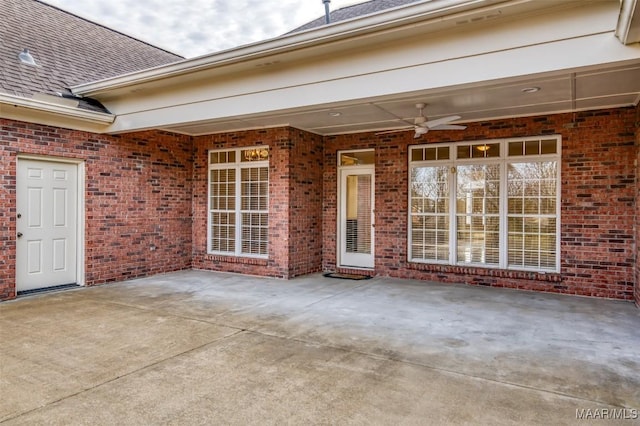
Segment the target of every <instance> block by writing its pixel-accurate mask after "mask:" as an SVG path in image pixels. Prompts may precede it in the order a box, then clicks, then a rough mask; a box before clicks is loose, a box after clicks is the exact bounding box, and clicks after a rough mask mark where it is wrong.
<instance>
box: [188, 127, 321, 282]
mask: <svg viewBox="0 0 640 426" xmlns="http://www.w3.org/2000/svg"><path fill="white" fill-rule="evenodd" d="M253 145H268V146H269V149H270V154H269V256H268V259H250V258H235V257H231V256H219V255H210V254H207V241H206V238H207V232H206V229H207V169H208V163H207V161H208V159H207V153H208V151H209V150H210V149H223V148H236V147H245V146H253ZM321 173H322V144H321V138H320V137H318V136H315V135H312V134H310V133H306V132H303V131H299V130H295V129H290V128H278V129H266V130H256V131H246V132H237V133H226V134H216V135H208V136H201V137H196V138H195V162H194V198H193V210H194V229H193V266H194V268H197V269H208V270H216V271H227V272H238V273H245V274H252V275H264V276H272V277H279V278H289V277H292V276H296V275H300V274H305V273H309V272H314V271H318V270H320V263H321V256H322V254H321V252H322V238H321V237H320V234H321V229H320V226H319V223H320V219H321V214H320V210H321V209H320V205H321V197H322V179H321Z"/></svg>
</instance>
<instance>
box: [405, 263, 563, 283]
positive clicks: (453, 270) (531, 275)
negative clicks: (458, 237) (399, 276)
mask: <svg viewBox="0 0 640 426" xmlns="http://www.w3.org/2000/svg"><path fill="white" fill-rule="evenodd" d="M407 265H408V268H409V269H413V270H416V271H426V272H434V273H443V274H457V275H482V276H490V277H499V278H513V279H521V280H535V281H548V282H561V281H562V275H561V274H559V273H557V272H536V271H514V270H511V269H492V268H479V267H477V266H452V265H438V264H434V263H415V262H409V263H408V264H407Z"/></svg>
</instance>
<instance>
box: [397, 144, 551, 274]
mask: <svg viewBox="0 0 640 426" xmlns="http://www.w3.org/2000/svg"><path fill="white" fill-rule="evenodd" d="M549 139H555V140H556V152H555V153H553V154H536V155H512V156H509V142H527V141H543V140H549ZM496 143H497V144H499V147H500V150H499V155H497V156H494V157H485V158H482V157H480V158H461V159H458V158H457V147H459V146H462V145H478V144H487V145H489V144H496ZM439 147H448V148H449V158H448V159H436V160H421V161H414V160H412V155H413V151H414V150H416V149H424V148H439ZM545 161H555V162H556V167H557V170H556V209H555V219H556V229H555V235H556V241H555V268H538V267H535V268H533V267H525V266H520V267H519V266H517V265H509V259H508V256H509V248H508V238H509V229H508V216H509V212H508V201H509V200H508V198H509V197H508V180H507V178H508V165H509V164H514V163H541V162H545ZM475 164H499V168H500V179H499V181H500V195H499V200H500V201H499V202H500V206H499V214H498V216H499V238H498V241H499V243H498V244H499V246H498V248H499V255H498V258H499V261H498V264H486V263H473V262H470V263H467V262H459V261H458V256H457V249H458V238H457V236H458V231H457V222H456V218H457V216H458V212H457V209H456V206H457V205H456V191H457V169H458V167H459V166H461V165H475ZM425 166H426V167H429V166H432V167H433V166H441V167H442V166H445V167H448V168H449V170H450V173H449V176H448V178H447V184H448V186H449V194H448V202H449V211H448V212H447V217H448V219H449V229H448V237H449V258H448V260H436V259H420V258H414V257H413V245H412V241H413V220H412V219H413V217H414V215H413V213H412V207H411V206H412V192H411V185H412V183H413V180H412V177H411V175H412V170H413V169H414V168H415V167H425ZM561 169H562V137H561V135H559V134H552V135H539V136H528V137H518V138H500V139H487V140H470V141H458V142H451V143H437V144H434V143H432V144H420V145H411V146H409V149H408V176H407V177H408V179H407V184H408V188H407V199H408V204H407V206H408V208H407V262H409V263H415V264H434V265H446V266H455V267H469V268H487V269H501V270H510V271H523V272H537V273H542V274H545V273H560V270H561V265H560V260H561V253H560V249H561V237H562V227H561V210H562V209H561V207H562V206H561V204H562V203H561V201H562V193H561V182H562V173H561V172H562V170H561Z"/></svg>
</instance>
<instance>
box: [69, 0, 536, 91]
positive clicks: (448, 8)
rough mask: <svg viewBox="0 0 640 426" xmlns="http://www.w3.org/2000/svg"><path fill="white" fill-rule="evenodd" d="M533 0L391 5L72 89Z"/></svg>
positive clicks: (114, 84) (136, 80)
mask: <svg viewBox="0 0 640 426" xmlns="http://www.w3.org/2000/svg"><path fill="white" fill-rule="evenodd" d="M531 1H533V0H431V1H423V2H418V3H413V4H410V5H406V6H402V7H398V8H392V9H389V10H388V11H382V12H380V13H376V14H373V15H370V16H365V17H357V18H353V19H349V20H345V21H340V22H336V23H334V24H331V25H325V26H322V27H318V28H312V29H309V30H306V31H301V32H299V33H293V34H289V35H285V36H281V37H277V38H273V39H269V40H265V41H261V42H257V43H253V44H248V45H245V46H240V47H237V48H233V49H229V50H224V51H222V52H216V53H212V54H208V55H204V56H200V57H197V58H193V59H187V60H184V61H180V62H176V63H173V64H169V65H163V66H160V67H156V68H150V69H146V70H142V71H137V72H133V73H129V74H124V75H122V76H118V77H115V78H109V79H105V80H99V81H95V82H90V83H85V84H79V85H77V86H73V87H72V88H71V91H72V92H73V93H74V94H77V95H83V96H93V95H94V94H96V93H99V92H104V91H108V90H112V89H117V88H122V87H126V86H131V85H135V84H140V83H145V82H149V81H153V80H158V79H163V78H167V77H174V76H177V75H181V74H187V73H191V72H194V71H200V70H204V69H208V68H215V67H219V66H223V65H229V64H234V63H239V62H243V61H247V60H250V59H258V58H260V57H265V56H270V55H274V54H278V53H285V52H289V51H294V50H299V49H302V48H307V47H312V46H316V45H321V44H325V43H327V42H332V41H337V40H341V39H345V38H349V37H353V36H354V34H364V33H367V32H372V31H380V30H383V29H389V28H393V27H398V26H402V25H407V24H411V23H412V22H417V21H423V20H425V19H438V18H440V19H441V18H443V17H445V16H450V15H453V14H456V13H463V12H466V11H469V10H474V9H478V8H481V7H486V6H491V5H494V4H498V3H505V2H508V3H515V4H518V3H529V2H531Z"/></svg>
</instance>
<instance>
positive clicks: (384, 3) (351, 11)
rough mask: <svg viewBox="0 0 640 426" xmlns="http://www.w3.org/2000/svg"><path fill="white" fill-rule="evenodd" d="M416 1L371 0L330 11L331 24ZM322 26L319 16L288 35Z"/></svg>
mask: <svg viewBox="0 0 640 426" xmlns="http://www.w3.org/2000/svg"><path fill="white" fill-rule="evenodd" d="M418 1H420V0H371V1H367V2H364V3H359V4H354V5H352V6H347V7H343V8H340V9H336V10H332V11H331V13H330V18H331V23H334V22H339V21H345V20H347V19H352V18H358V17H360V16H364V15H370V14H372V13H377V12H381V11H383V10H385V9H391V8H393V7H400V6H404V5H406V4H409V3H416V2H418ZM323 25H326V24H325V17H324V16H321V17H320V18H317V19H314V20H313V21H311V22H307V23H306V24H304V25H302V26H300V27H298V28H296V29H294V30H292V31H290V32H289V34H291V33H295V32H298V31H304V30H309V29H311V28H316V27H321V26H323Z"/></svg>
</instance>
